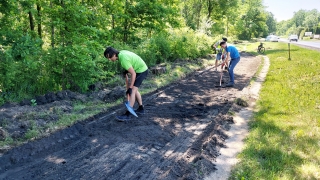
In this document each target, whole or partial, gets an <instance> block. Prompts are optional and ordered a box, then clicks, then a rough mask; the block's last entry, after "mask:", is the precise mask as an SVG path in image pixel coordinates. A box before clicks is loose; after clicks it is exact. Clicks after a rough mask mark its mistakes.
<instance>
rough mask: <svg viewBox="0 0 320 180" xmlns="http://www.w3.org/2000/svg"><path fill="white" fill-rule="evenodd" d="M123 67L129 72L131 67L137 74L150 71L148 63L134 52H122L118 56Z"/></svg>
mask: <svg viewBox="0 0 320 180" xmlns="http://www.w3.org/2000/svg"><path fill="white" fill-rule="evenodd" d="M118 57H119V61H120V64H121V67H123V68H124V69H125V70H128V69H129V68H130V67H132V68H133V69H134V71H135V72H136V73H142V72H144V71H146V70H147V69H148V66H147V65H146V63H145V62H144V61H143V60H142V59H141V57H140V56H138V55H136V54H135V53H133V52H130V51H127V50H122V51H120V53H119V54H118Z"/></svg>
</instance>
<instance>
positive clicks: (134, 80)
mask: <svg viewBox="0 0 320 180" xmlns="http://www.w3.org/2000/svg"><path fill="white" fill-rule="evenodd" d="M104 56H105V57H106V58H107V59H109V60H110V61H112V62H115V61H117V60H119V62H120V65H121V67H122V68H124V69H125V70H126V72H128V73H130V74H131V83H130V85H129V87H128V90H127V92H126V94H129V95H130V106H131V107H133V106H134V103H135V101H136V100H137V101H138V104H139V108H138V109H137V110H135V112H136V113H137V114H144V108H143V105H142V98H141V95H140V93H139V91H138V88H139V87H140V85H141V84H142V81H143V80H144V79H145V78H146V77H147V75H148V66H147V65H146V63H145V62H144V61H143V60H142V59H141V57H140V56H138V55H137V54H135V53H133V52H130V51H127V50H122V51H118V50H116V49H114V48H113V47H107V48H106V50H105V51H104ZM117 119H118V120H119V121H126V120H130V119H131V115H130V112H129V111H127V112H126V113H124V114H123V115H121V116H117Z"/></svg>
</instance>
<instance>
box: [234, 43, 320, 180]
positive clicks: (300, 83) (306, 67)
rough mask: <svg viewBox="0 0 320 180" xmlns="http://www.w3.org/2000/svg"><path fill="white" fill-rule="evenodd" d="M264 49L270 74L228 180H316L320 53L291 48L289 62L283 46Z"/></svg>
mask: <svg viewBox="0 0 320 180" xmlns="http://www.w3.org/2000/svg"><path fill="white" fill-rule="evenodd" d="M256 46H258V43H256ZM256 46H254V47H256ZM265 46H266V47H267V48H266V54H267V56H268V57H269V58H270V61H271V65H270V69H269V72H268V75H267V77H266V80H265V82H264V84H263V87H262V89H261V92H260V99H259V100H258V103H257V104H258V107H257V110H256V112H255V114H254V119H253V120H252V122H251V123H250V135H249V136H248V137H247V139H246V145H245V149H244V150H243V152H242V153H241V154H240V155H239V158H240V162H239V163H238V164H237V165H236V166H235V168H234V169H233V172H232V175H231V178H230V179H320V98H319V97H320V71H319V69H320V63H319V57H320V52H319V51H314V50H307V49H303V48H300V47H297V46H294V45H291V61H290V60H288V45H287V44H284V43H266V44H265ZM251 50H253V49H251ZM253 51H255V50H253Z"/></svg>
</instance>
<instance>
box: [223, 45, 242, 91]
mask: <svg viewBox="0 0 320 180" xmlns="http://www.w3.org/2000/svg"><path fill="white" fill-rule="evenodd" d="M220 46H221V48H223V49H225V51H226V53H227V57H226V58H225V60H224V61H223V63H222V65H224V64H228V62H229V61H230V62H229V76H230V82H229V83H228V84H227V85H226V87H233V86H234V73H233V69H234V67H236V65H237V64H238V62H239V61H240V54H239V51H238V49H237V48H236V47H235V46H233V45H227V43H226V42H221V43H220Z"/></svg>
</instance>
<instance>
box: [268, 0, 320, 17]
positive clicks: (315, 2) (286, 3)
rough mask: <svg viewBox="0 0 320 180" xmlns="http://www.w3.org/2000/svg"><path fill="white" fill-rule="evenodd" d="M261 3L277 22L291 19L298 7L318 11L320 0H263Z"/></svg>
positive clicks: (319, 9)
mask: <svg viewBox="0 0 320 180" xmlns="http://www.w3.org/2000/svg"><path fill="white" fill-rule="evenodd" d="M263 4H264V6H266V7H267V11H269V12H272V14H273V15H274V17H275V18H276V20H277V21H278V22H279V21H282V20H288V19H291V18H292V17H293V15H294V12H297V11H299V10H300V9H304V10H312V9H317V10H318V11H319V12H320V0H263Z"/></svg>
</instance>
